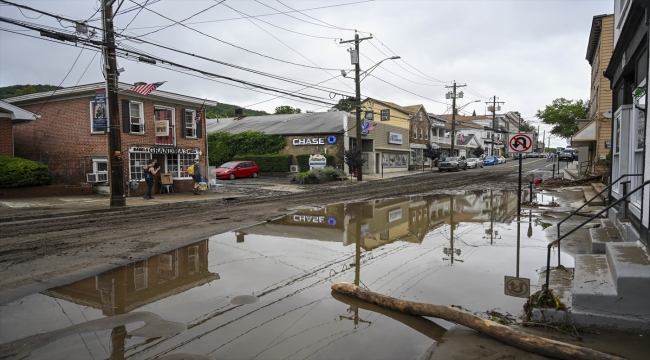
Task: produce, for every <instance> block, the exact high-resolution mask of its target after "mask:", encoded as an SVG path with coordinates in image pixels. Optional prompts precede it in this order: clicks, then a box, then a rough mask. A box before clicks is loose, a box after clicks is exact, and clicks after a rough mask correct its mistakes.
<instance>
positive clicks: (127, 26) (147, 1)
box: [122, 0, 149, 32]
mask: <svg viewBox="0 0 650 360" xmlns="http://www.w3.org/2000/svg"><path fill="white" fill-rule="evenodd" d="M147 3H149V0H146V1H145V2H144V5H142V7H141V8H140V9H138V12H137V13H135V16H134V17H133V19H131V21H129V23H128V24H126V27H125V28H124V29H122V32H124V30H126V29H128V28H129V25H131V23H132V22H133V20H135V18H137V17H138V15H140V12H141V11H142V9H144V7H145V6H147ZM138 5H140V4H138Z"/></svg>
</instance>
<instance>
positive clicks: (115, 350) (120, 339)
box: [111, 325, 126, 360]
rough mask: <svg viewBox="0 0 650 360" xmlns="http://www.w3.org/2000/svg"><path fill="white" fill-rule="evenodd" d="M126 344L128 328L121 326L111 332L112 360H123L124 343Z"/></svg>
mask: <svg viewBox="0 0 650 360" xmlns="http://www.w3.org/2000/svg"><path fill="white" fill-rule="evenodd" d="M125 342H126V326H124V325H121V326H118V327H115V328H113V330H112V331H111V360H123V359H125V357H124V352H125V349H124V347H125V346H124V343H125Z"/></svg>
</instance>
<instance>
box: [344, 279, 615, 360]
mask: <svg viewBox="0 0 650 360" xmlns="http://www.w3.org/2000/svg"><path fill="white" fill-rule="evenodd" d="M332 290H334V291H338V292H340V293H343V294H346V295H348V296H352V297H355V298H357V299H361V300H364V301H367V302H369V303H372V304H375V305H379V306H382V307H386V308H389V309H391V310H395V311H399V312H403V313H405V314H410V315H417V316H432V317H437V318H441V319H444V320H447V321H451V322H455V323H458V324H461V325H464V326H467V327H469V328H471V329H474V330H476V331H479V332H481V333H483V334H485V335H488V336H491V337H493V338H495V339H497V340H499V341H501V342H503V343H506V344H508V345H511V346H514V347H516V348H519V349H522V350H526V351H529V352H531V353H535V354H539V355H544V356H550V357H554V358H556V359H578V360H580V359H585V360H598V359H621V358H620V357H617V356H614V355H609V354H605V353H602V352H599V351H596V350H592V349H587V348H583V347H580V346H575V345H571V344H566V343H563V342H560V341H555V340H551V339H546V338H543V337H541V336H537V335H532V334H528V333H524V332H521V331H518V330H515V329H513V328H510V327H508V326H504V325H501V324H498V323H496V322H494V321H490V320H486V319H483V318H481V317H478V316H476V315H473V314H470V313H468V312H465V311H462V310H459V309H455V308H453V307H450V306H444V305H435V304H425V303H419V302H415V301H406V300H400V299H396V298H393V297H390V296H386V295H381V294H377V293H373V292H371V291H368V290H364V289H362V288H360V287H358V286H355V285H352V284H349V283H345V282H340V283H336V284H332Z"/></svg>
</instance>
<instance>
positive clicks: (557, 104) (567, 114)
mask: <svg viewBox="0 0 650 360" xmlns="http://www.w3.org/2000/svg"><path fill="white" fill-rule="evenodd" d="M588 109H589V103H588V102H586V101H583V100H567V99H565V98H559V99H555V100H553V103H552V104H551V105H546V108H544V110H543V111H542V110H537V114H536V115H535V116H536V117H537V118H538V119H540V120H542V122H544V124H548V125H553V129H551V134H553V135H557V136H559V137H562V138H565V139H566V138H569V137H571V136H572V135H573V134H575V133H576V131H578V123H577V122H576V120H578V119H585V118H586V117H587V111H588Z"/></svg>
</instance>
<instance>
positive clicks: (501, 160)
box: [497, 156, 506, 164]
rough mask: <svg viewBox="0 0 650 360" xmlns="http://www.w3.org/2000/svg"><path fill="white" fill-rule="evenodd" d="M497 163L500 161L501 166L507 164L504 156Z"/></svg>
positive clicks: (498, 158) (499, 157)
mask: <svg viewBox="0 0 650 360" xmlns="http://www.w3.org/2000/svg"><path fill="white" fill-rule="evenodd" d="M497 161H499V164H505V163H506V158H504V157H503V156H498V157H497Z"/></svg>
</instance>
